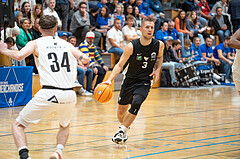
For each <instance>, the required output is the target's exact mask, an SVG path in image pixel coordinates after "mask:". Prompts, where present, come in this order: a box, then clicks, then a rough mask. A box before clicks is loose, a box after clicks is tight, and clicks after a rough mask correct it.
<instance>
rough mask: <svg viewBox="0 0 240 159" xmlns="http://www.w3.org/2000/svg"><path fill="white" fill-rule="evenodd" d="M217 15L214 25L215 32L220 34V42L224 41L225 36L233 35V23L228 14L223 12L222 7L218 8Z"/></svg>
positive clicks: (214, 18)
mask: <svg viewBox="0 0 240 159" xmlns="http://www.w3.org/2000/svg"><path fill="white" fill-rule="evenodd" d="M216 13H217V14H216V15H215V16H214V17H213V27H214V29H215V33H216V34H217V35H218V36H219V39H220V42H221V43H222V42H223V40H224V37H226V36H230V35H231V24H230V21H229V19H228V16H227V15H223V14H222V8H221V7H218V8H217V9H216Z"/></svg>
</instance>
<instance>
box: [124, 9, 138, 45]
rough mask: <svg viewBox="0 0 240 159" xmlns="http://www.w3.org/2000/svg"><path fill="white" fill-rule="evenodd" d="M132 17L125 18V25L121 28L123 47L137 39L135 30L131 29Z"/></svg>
mask: <svg viewBox="0 0 240 159" xmlns="http://www.w3.org/2000/svg"><path fill="white" fill-rule="evenodd" d="M131 7H132V6H131ZM133 23H134V17H133V16H132V15H128V16H127V25H125V26H124V27H123V28H122V33H123V37H124V38H123V39H124V40H123V45H124V47H126V46H127V44H128V43H130V42H131V41H133V40H135V39H138V35H137V32H136V30H135V28H133Z"/></svg>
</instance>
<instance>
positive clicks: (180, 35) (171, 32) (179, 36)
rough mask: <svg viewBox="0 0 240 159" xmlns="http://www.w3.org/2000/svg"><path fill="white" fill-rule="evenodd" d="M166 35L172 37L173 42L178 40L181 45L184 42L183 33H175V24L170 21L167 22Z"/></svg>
mask: <svg viewBox="0 0 240 159" xmlns="http://www.w3.org/2000/svg"><path fill="white" fill-rule="evenodd" d="M167 34H168V36H171V37H173V40H179V41H180V42H182V43H183V42H184V39H183V33H182V32H178V31H177V29H176V28H175V23H174V21H172V20H171V21H169V22H168V30H167Z"/></svg>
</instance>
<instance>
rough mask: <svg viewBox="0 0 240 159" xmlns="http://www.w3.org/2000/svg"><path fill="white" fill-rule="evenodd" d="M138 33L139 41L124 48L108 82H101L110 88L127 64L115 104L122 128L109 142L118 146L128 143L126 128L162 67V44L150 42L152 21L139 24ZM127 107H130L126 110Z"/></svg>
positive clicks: (154, 41)
mask: <svg viewBox="0 0 240 159" xmlns="http://www.w3.org/2000/svg"><path fill="white" fill-rule="evenodd" d="M141 32H142V36H141V38H140V39H136V40H133V41H132V42H131V43H129V44H128V45H127V46H126V48H125V49H124V52H123V55H122V56H121V58H120V60H119V62H118V63H117V64H116V66H115V67H114V69H113V71H112V73H111V75H110V77H109V79H108V80H107V81H105V82H103V83H105V84H109V85H111V81H112V80H114V79H115V78H116V77H117V75H118V74H119V73H120V72H121V70H122V68H123V66H124V65H125V63H126V62H127V61H128V68H127V72H126V74H125V79H124V81H123V84H122V87H121V91H120V95H119V101H118V104H119V106H118V112H117V116H118V120H119V122H120V123H121V125H120V126H119V130H118V132H117V133H116V134H115V135H114V137H113V139H112V141H113V142H115V143H117V144H118V143H123V142H125V141H126V140H127V138H128V137H127V131H128V129H129V126H130V125H131V124H132V123H133V121H134V120H135V118H136V116H137V114H138V111H139V109H140V107H141V105H142V103H143V102H144V100H145V99H146V98H147V95H148V92H149V90H150V88H151V85H152V82H151V81H152V79H153V76H155V81H154V82H156V81H157V80H158V79H159V74H160V69H161V66H162V61H163V49H164V44H163V43H162V42H161V41H159V40H156V39H153V32H154V21H152V20H151V19H148V18H147V19H144V20H143V21H142V24H141ZM156 61H158V63H157V64H158V65H157V68H156V70H154V65H155V63H156ZM129 105H131V106H130V109H129V110H128V108H129ZM127 110H128V111H127Z"/></svg>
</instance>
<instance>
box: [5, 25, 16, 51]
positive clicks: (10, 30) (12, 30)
mask: <svg viewBox="0 0 240 159" xmlns="http://www.w3.org/2000/svg"><path fill="white" fill-rule="evenodd" d="M19 34H20V28H19V27H18V26H17V25H16V23H15V26H14V28H6V39H7V38H8V37H12V38H13V39H14V45H13V46H12V47H11V50H18V48H17V46H16V37H17V36H18V35H19ZM1 39H2V40H4V30H2V31H1Z"/></svg>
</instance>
